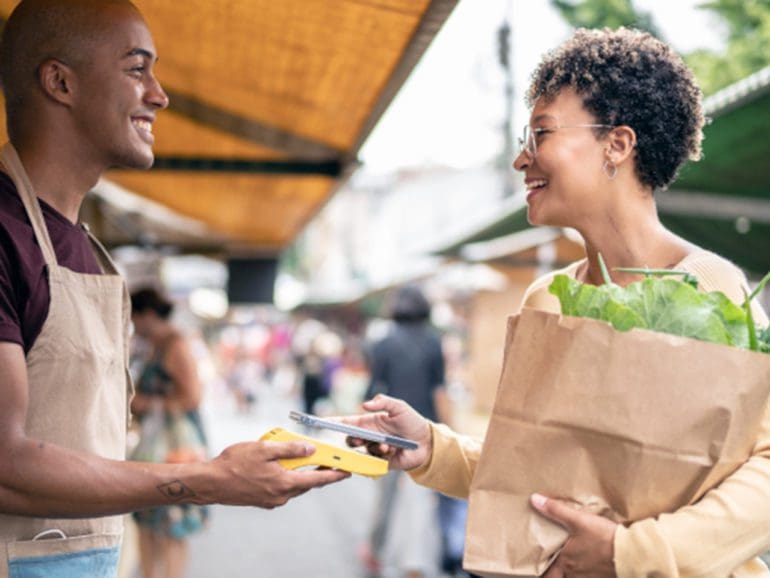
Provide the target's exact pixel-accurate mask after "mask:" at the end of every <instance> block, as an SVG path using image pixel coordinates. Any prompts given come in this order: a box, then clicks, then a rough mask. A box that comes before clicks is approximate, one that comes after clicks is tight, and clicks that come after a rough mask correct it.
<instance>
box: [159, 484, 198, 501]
mask: <svg viewBox="0 0 770 578" xmlns="http://www.w3.org/2000/svg"><path fill="white" fill-rule="evenodd" d="M158 491H160V493H161V494H163V495H164V496H166V497H167V498H168V499H169V500H172V501H174V502H178V501H179V500H184V499H186V498H194V497H195V492H193V491H192V490H191V489H190V488H188V487H187V486H185V485H184V484H183V483H182V482H181V481H180V480H174V481H173V482H168V483H167V484H161V485H160V486H158Z"/></svg>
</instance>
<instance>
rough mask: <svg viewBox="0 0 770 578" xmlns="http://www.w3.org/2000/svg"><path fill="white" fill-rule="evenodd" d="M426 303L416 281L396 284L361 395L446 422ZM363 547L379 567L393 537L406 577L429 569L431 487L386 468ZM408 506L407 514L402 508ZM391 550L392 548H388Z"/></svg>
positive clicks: (434, 512)
mask: <svg viewBox="0 0 770 578" xmlns="http://www.w3.org/2000/svg"><path fill="white" fill-rule="evenodd" d="M430 312H431V306H430V303H429V302H428V300H427V299H426V297H425V295H424V294H423V292H422V291H421V290H420V289H419V288H418V287H416V286H405V287H402V288H400V289H399V290H398V291H397V293H396V296H395V299H394V301H393V304H392V307H391V312H390V317H391V319H392V321H393V325H392V327H391V329H390V330H389V331H388V333H387V334H386V335H385V337H384V338H382V339H381V340H379V341H378V342H376V343H375V344H374V345H373V346H372V348H371V351H370V353H369V364H370V374H371V377H370V383H369V388H368V389H367V391H366V399H370V398H372V397H374V396H375V395H377V394H385V395H388V396H391V397H394V398H398V399H401V400H404V401H405V402H406V403H408V404H409V405H410V406H411V407H413V408H419V409H418V411H419V412H420V413H421V414H422V415H424V416H426V418H427V419H429V420H431V421H433V422H444V423H449V421H450V415H449V414H450V405H449V399H448V397H447V395H446V388H445V385H444V382H445V378H444V354H443V352H442V348H441V340H440V338H439V336H438V334H437V333H436V332H435V331H434V330H433V328H432V327H431V326H430V323H429V320H430ZM378 490H379V500H378V503H377V507H376V510H375V516H374V522H373V525H372V529H371V534H370V538H369V544H368V548H365V549H364V551H363V553H362V556H363V558H364V563H365V565H366V567H367V569H368V570H369V571H370V573H372V574H376V573H378V572H379V571H380V570H382V569H383V567H384V566H386V565H387V562H388V558H390V557H391V556H389V555H388V552H386V546H387V545H388V542H389V541H391V540H398V541H399V543H400V544H401V547H400V548H398V549H396V550H395V552H394V553H395V555H396V556H397V560H396V564H397V566H398V568H400V569H401V570H403V572H404V573H405V574H404V575H405V576H407V577H408V578H421V577H424V576H428V575H431V574H433V573H434V572H435V569H436V567H437V556H436V555H435V554H436V546H435V544H431V537H432V535H433V534H435V532H436V530H437V529H438V522H439V521H440V520H439V518H438V509H437V507H438V503H437V501H436V500H437V497H436V496H435V495H433V493H432V492H429V491H425V490H424V489H423V488H420V487H418V486H416V485H415V484H413V483H412V482H411V480H409V479H407V478H403V477H402V476H401V472H400V471H398V470H394V471H392V472H389V473H388V474H387V475H386V476H385V477H384V478H383V479H382V480H381V481H380V482H379V483H378ZM406 512H408V515H405V513H406ZM388 550H391V552H392V551H393V549H388Z"/></svg>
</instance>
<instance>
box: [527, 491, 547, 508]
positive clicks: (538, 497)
mask: <svg viewBox="0 0 770 578" xmlns="http://www.w3.org/2000/svg"><path fill="white" fill-rule="evenodd" d="M529 499H530V501H531V502H532V505H533V506H535V507H536V508H542V507H544V506H545V503H546V502H547V501H548V498H546V497H545V496H543V495H542V494H532V495H531V496H530V498H529Z"/></svg>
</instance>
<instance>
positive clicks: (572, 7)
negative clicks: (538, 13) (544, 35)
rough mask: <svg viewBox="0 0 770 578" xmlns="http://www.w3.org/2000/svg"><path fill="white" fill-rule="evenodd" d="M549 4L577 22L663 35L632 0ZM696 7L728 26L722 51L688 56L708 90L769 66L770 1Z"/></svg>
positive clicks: (723, 0) (716, 0)
mask: <svg viewBox="0 0 770 578" xmlns="http://www.w3.org/2000/svg"><path fill="white" fill-rule="evenodd" d="M672 1H673V0H672ZM551 4H552V5H553V6H554V7H555V8H556V9H557V10H558V11H559V13H560V14H561V16H562V17H563V18H564V20H566V21H567V22H568V23H569V24H571V25H572V26H575V27H579V26H582V27H585V28H603V27H608V28H618V27H620V26H628V27H633V28H638V29H640V30H646V31H648V32H650V33H651V34H653V35H654V36H657V37H658V38H661V39H663V37H662V35H661V34H660V31H659V30H658V28H657V26H655V22H654V21H653V18H652V15H651V14H649V13H648V12H643V11H640V10H637V9H636V7H635V6H634V3H633V0H551ZM698 9H699V10H708V11H710V12H713V13H714V15H715V16H716V17H717V20H719V21H721V22H722V23H724V26H725V27H726V31H727V38H726V47H725V49H724V50H723V51H721V52H716V51H713V50H706V49H702V50H696V51H693V52H691V53H689V54H685V55H684V59H685V61H686V62H687V64H688V65H689V66H690V68H692V70H693V72H694V73H695V77H696V78H697V79H698V82H699V83H700V85H701V88H702V89H703V92H704V93H705V94H713V93H714V92H716V91H717V90H719V89H720V88H724V87H725V86H727V85H729V84H732V83H733V82H736V81H738V80H740V79H742V78H745V77H746V76H749V75H750V74H752V73H754V72H756V71H757V70H760V69H761V68H763V67H765V66H768V65H770V0H708V1H706V2H704V3H702V4H700V5H699V6H698Z"/></svg>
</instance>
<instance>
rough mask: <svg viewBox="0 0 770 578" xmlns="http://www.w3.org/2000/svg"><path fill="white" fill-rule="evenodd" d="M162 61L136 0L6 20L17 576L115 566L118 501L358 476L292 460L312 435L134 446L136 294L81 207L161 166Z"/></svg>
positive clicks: (2, 423)
mask: <svg viewBox="0 0 770 578" xmlns="http://www.w3.org/2000/svg"><path fill="white" fill-rule="evenodd" d="M156 60H157V57H156V53H155V47H154V44H153V41H152V38H151V36H150V33H149V31H148V29H147V26H146V24H145V23H144V21H143V19H142V17H141V15H140V14H139V12H138V11H137V9H136V8H135V7H134V6H133V5H132V4H131V3H130V2H128V1H127V0H22V2H21V3H20V4H19V5H18V6H17V8H16V9H15V10H14V12H13V13H12V15H11V16H10V17H9V19H8V21H7V23H6V26H5V30H4V32H3V38H2V42H1V43H0V75H1V76H2V81H3V87H4V92H5V98H6V115H7V126H8V134H9V137H10V141H11V144H9V145H6V146H5V147H4V148H3V150H2V155H1V157H0V160H2V164H3V166H2V172H1V173H0V368H2V370H0V399H2V403H0V440H2V442H1V443H0V464H1V465H0V578H6V577H7V576H9V574H13V575H14V576H21V577H24V576H32V575H34V576H56V577H57V578H69V577H71V576H89V577H102V576H114V575H115V572H116V562H117V556H118V548H119V545H120V537H121V533H122V526H121V518H120V517H117V516H116V514H121V513H124V512H129V511H132V510H138V509H142V508H145V507H151V506H159V505H165V504H169V503H180V502H183V503H196V504H212V503H222V504H242V505H250V506H259V507H264V508H272V507H275V506H279V505H282V504H284V503H285V502H286V501H287V500H288V499H290V498H292V497H294V496H297V495H299V494H301V493H303V492H304V491H307V490H308V489H310V488H314V487H318V486H322V485H325V484H327V483H331V482H335V481H338V480H340V479H342V478H344V477H347V474H345V473H342V472H336V471H330V470H327V471H287V470H285V469H284V468H282V467H281V466H280V464H279V463H277V460H278V459H279V458H289V457H301V456H306V455H308V454H310V453H312V452H313V451H314V448H313V447H312V446H308V445H306V444H302V443H287V444H276V443H261V442H247V443H241V444H236V445H234V446H232V447H229V448H227V449H226V450H225V451H224V452H222V454H221V455H219V456H218V457H216V458H215V459H213V460H211V461H208V462H204V463H199V464H179V465H173V464H147V463H132V462H126V461H123V457H124V453H125V427H126V421H127V415H128V410H127V394H128V392H129V391H130V384H129V381H128V379H127V378H126V375H127V372H126V361H127V360H126V358H127V354H126V352H127V348H126V343H127V339H128V332H127V325H128V315H129V302H128V297H127V292H126V290H125V285H124V283H123V281H122V280H121V279H120V277H119V276H118V275H117V273H116V271H115V269H114V267H113V265H112V263H111V261H110V260H109V257H108V255H107V254H106V252H104V250H103V249H101V247H100V246H99V245H98V244H97V243H96V242H95V240H93V238H92V237H90V236H89V235H88V233H87V231H85V230H84V228H83V227H81V226H80V225H78V224H77V220H78V211H79V209H80V206H81V203H82V201H83V199H84V197H85V195H86V193H87V192H88V191H89V190H90V189H91V188H92V187H93V186H94V185H95V184H96V182H97V180H98V179H99V177H100V176H101V175H102V173H103V172H104V171H105V170H106V169H107V168H109V167H112V166H121V167H133V168H145V169H146V168H149V167H150V166H151V165H152V162H153V158H154V157H153V153H152V144H153V134H152V124H153V121H154V120H155V115H156V113H157V112H158V111H160V110H162V109H164V108H166V106H167V105H168V98H167V96H166V94H165V93H164V92H163V89H162V88H161V86H160V84H159V83H158V81H157V80H156V78H155V76H154V72H153V67H154V65H155V62H156ZM9 569H10V570H9Z"/></svg>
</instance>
